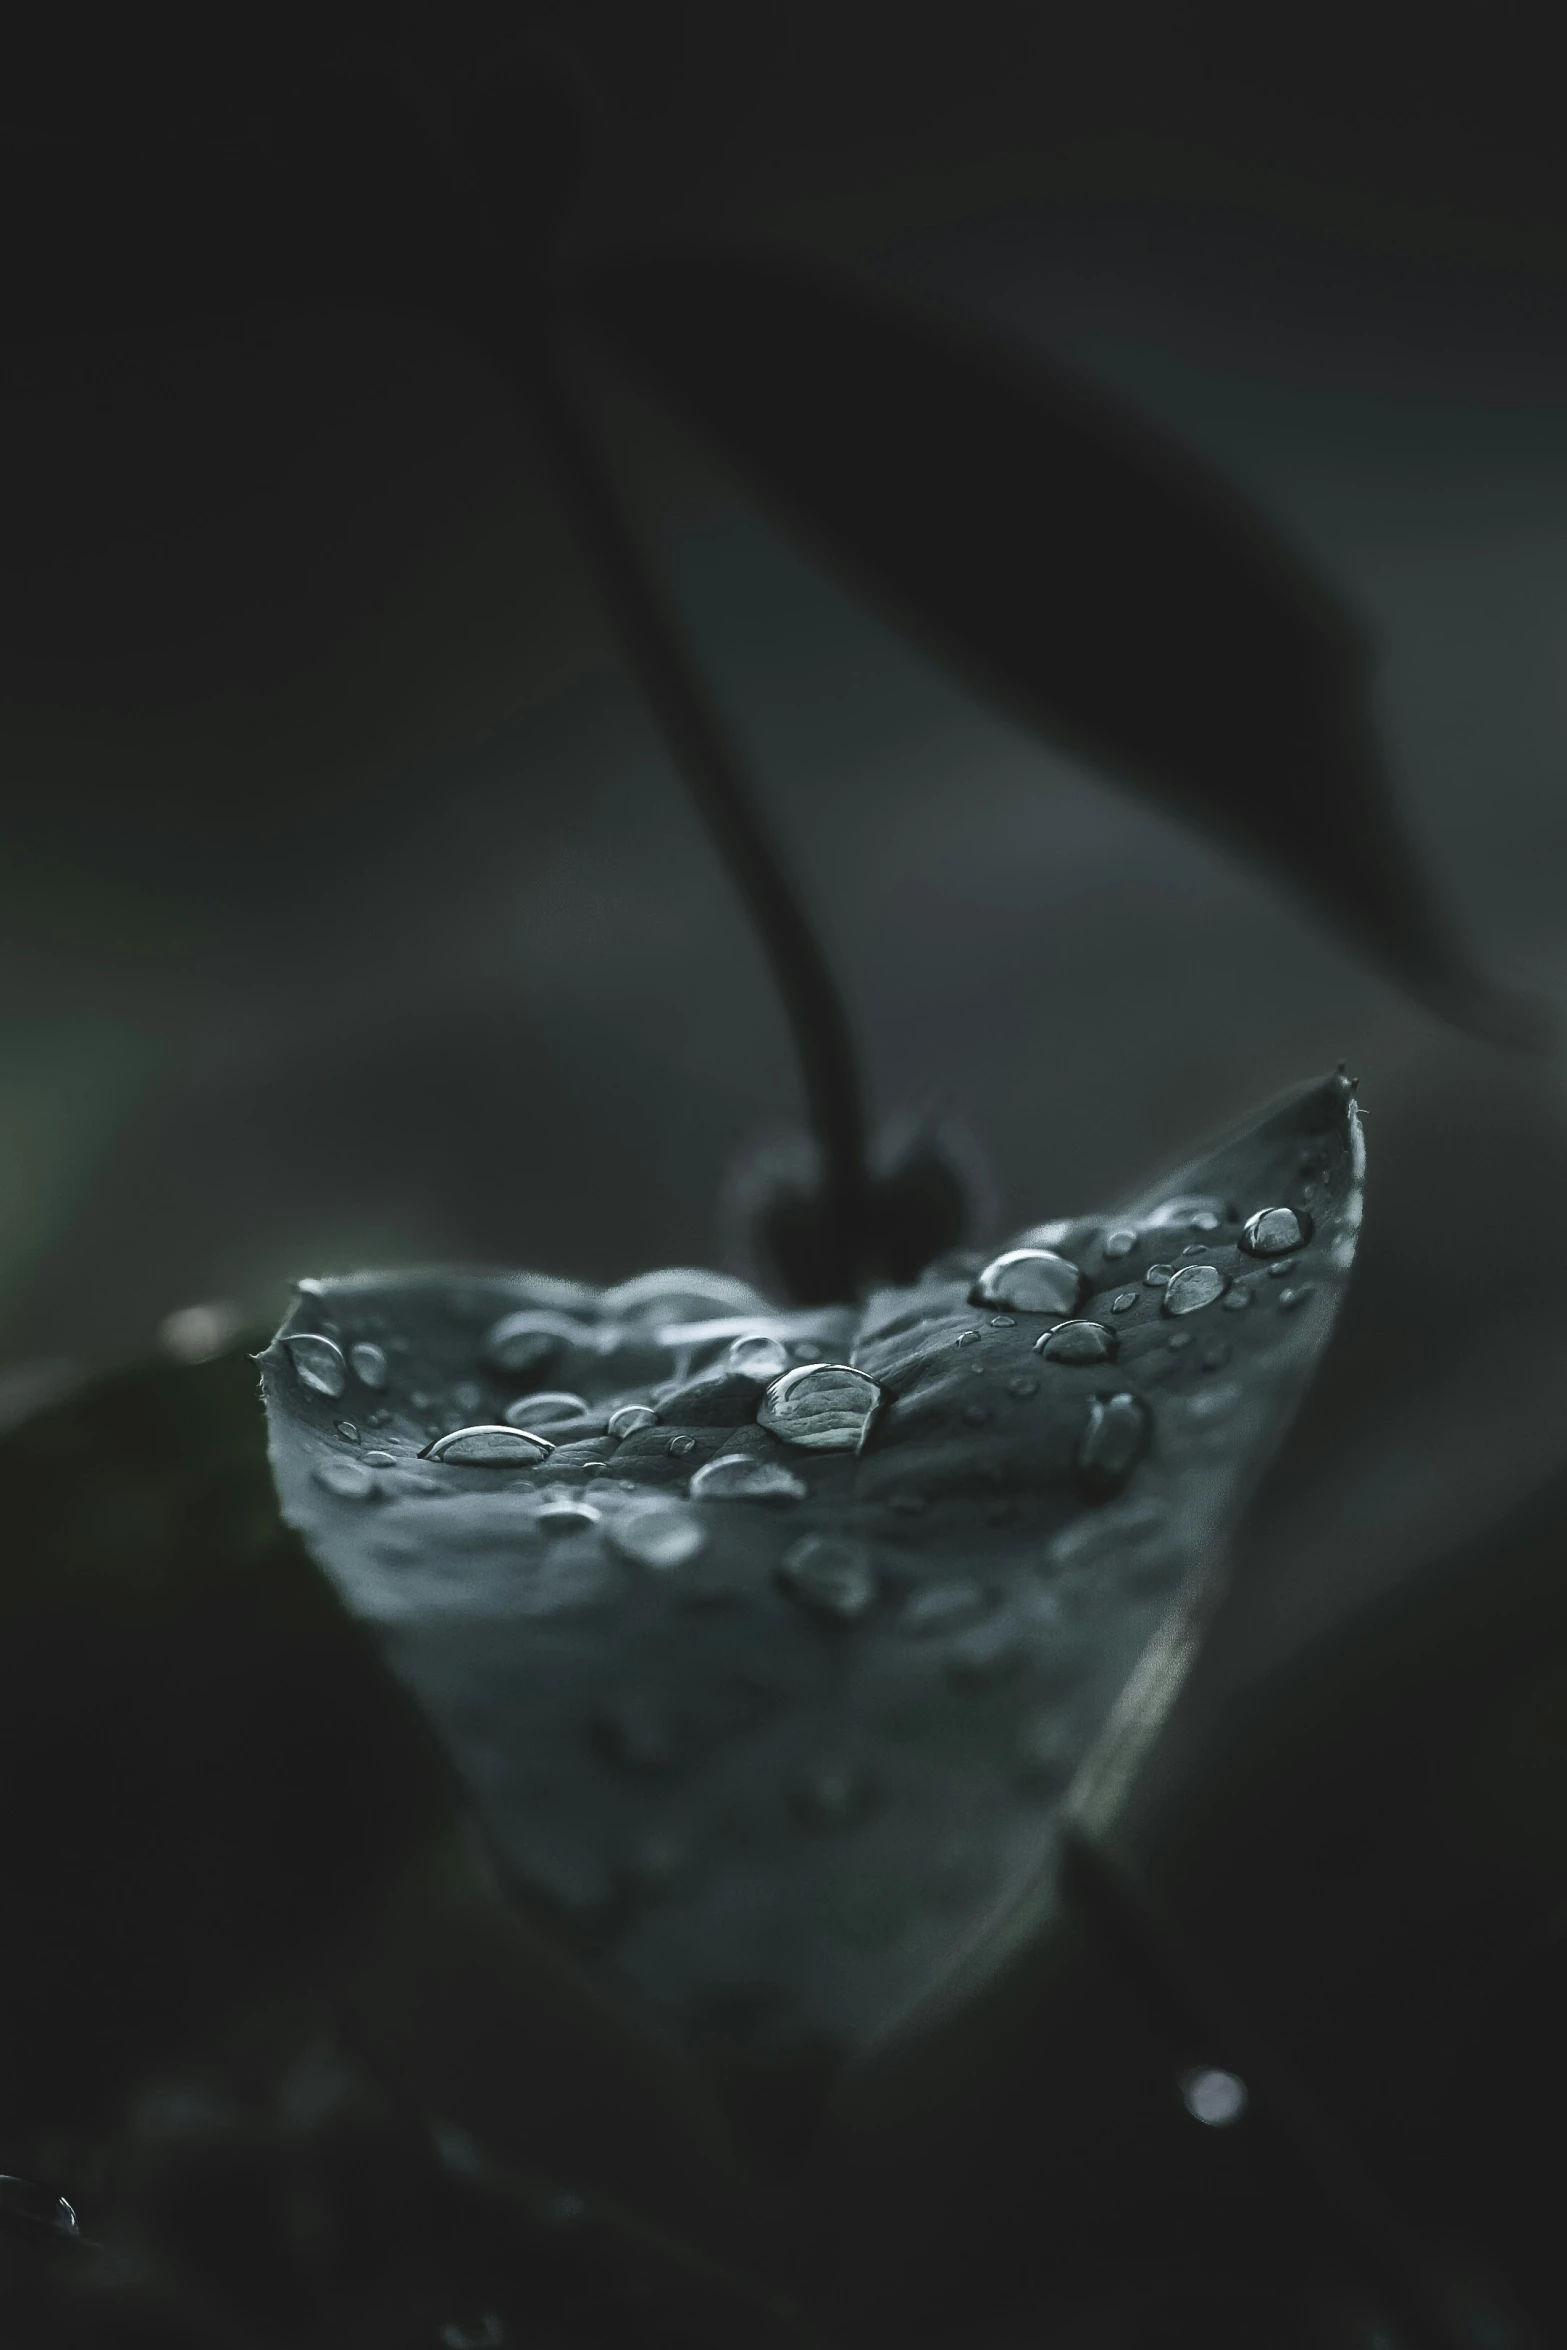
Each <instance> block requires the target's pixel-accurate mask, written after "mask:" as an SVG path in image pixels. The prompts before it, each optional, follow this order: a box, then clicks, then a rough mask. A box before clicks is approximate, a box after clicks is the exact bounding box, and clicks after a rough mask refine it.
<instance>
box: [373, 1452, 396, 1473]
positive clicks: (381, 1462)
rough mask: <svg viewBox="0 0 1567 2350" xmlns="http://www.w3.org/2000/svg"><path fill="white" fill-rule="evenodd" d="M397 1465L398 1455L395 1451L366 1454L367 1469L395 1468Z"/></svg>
mask: <svg viewBox="0 0 1567 2350" xmlns="http://www.w3.org/2000/svg"><path fill="white" fill-rule="evenodd" d="M396 1466H397V1455H396V1453H395V1452H367V1453H366V1454H365V1467H366V1468H367V1469H395V1468H396Z"/></svg>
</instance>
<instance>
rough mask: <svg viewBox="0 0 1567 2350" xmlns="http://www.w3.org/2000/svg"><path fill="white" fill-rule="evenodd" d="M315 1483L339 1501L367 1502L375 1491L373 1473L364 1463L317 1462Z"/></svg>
mask: <svg viewBox="0 0 1567 2350" xmlns="http://www.w3.org/2000/svg"><path fill="white" fill-rule="evenodd" d="M316 1483H317V1484H318V1485H319V1486H321V1487H322V1488H323V1489H324V1490H325V1491H326V1492H327V1493H335V1494H336V1495H337V1497H338V1499H339V1501H368V1500H369V1499H370V1496H371V1495H372V1494H373V1493H374V1491H375V1489H376V1486H375V1472H374V1470H373V1469H371V1468H370V1467H369V1466H368V1464H367V1463H366V1462H364V1461H319V1462H318V1463H317V1464H316Z"/></svg>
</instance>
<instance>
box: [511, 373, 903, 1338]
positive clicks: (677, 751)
mask: <svg viewBox="0 0 1567 2350" xmlns="http://www.w3.org/2000/svg"><path fill="white" fill-rule="evenodd" d="M492 347H493V346H492ZM506 356H507V357H508V359H510V360H511V362H512V364H511V366H510V367H509V368H508V372H509V373H511V374H512V375H513V379H514V380H517V378H518V376H519V375H520V377H521V383H522V388H523V390H524V393H525V396H526V399H527V404H528V410H529V414H530V417H531V418H532V420H533V422H534V423H535V424H536V425H537V427H538V429H539V432H540V435H541V437H542V439H543V442H544V445H545V448H546V450H547V452H548V455H549V457H550V459H551V461H552V464H553V468H554V472H555V475H556V480H557V484H558V487H559V489H560V491H561V494H562V497H563V499H564V501H565V503H566V505H567V507H568V509H569V512H570V516H571V519H572V521H573V522H574V524H575V525H576V530H577V535H578V539H579V542H580V544H581V546H582V548H583V550H584V552H585V553H586V555H587V557H588V561H589V563H590V565H591V568H592V571H593V575H594V579H595V582H596V585H597V587H598V590H599V593H600V595H601V596H602V598H603V600H604V604H605V606H606V608H607V610H608V612H609V614H610V617H611V619H612V620H613V622H614V624H615V627H616V630H617V632H618V634H619V638H620V642H621V645H622V647H623V649H624V651H625V653H626V656H627V659H628V660H629V662H630V664H631V668H632V670H633V672H634V674H635V676H636V678H637V681H638V683H639V684H640V685H641V688H642V691H643V694H644V695H645V697H646V699H647V702H648V705H649V707H650V709H651V710H652V712H653V715H654V717H655V719H656V720H657V721H658V724H659V726H660V727H661V729H662V731H663V734H664V737H665V740H666V742H667V743H668V745H669V748H670V750H671V751H672V752H673V754H674V757H675V761H676V764H677V765H678V766H679V768H680V770H681V772H682V773H683V775H684V776H685V779H686V783H687V785H688V787H689V789H690V792H691V796H692V799H693V800H694V802H695V803H696V807H697V811H698V814H699V815H700V816H701V818H702V821H703V823H704V824H705V826H706V828H707V831H708V835H709V837H710V838H711V840H712V842H713V844H714V846H715V847H716V849H717V850H718V853H719V856H720V857H721V858H722V860H723V862H724V864H725V866H726V867H727V869H728V872H729V875H730V878H731V880H732V881H733V882H734V884H735V887H736V888H737V889H738V891H739V893H740V896H741V899H742V901H743V902H744V904H745V907H746V909H747V911H748V913H749V914H750V917H751V920H752V921H753V923H754V924H755V926H756V930H757V934H758V936H759V938H760V940H761V943H762V949H763V952H764V953H765V955H766V957H767V960H768V963H769V965H770V966H771V969H772V974H773V978H774V981H775V982H776V984H777V987H778V992H779V995H780V996H781V997H782V999H783V1006H784V1012H785V1015H786V1017H787V1019H788V1022H789V1027H790V1031H791V1033H792V1035H793V1038H794V1048H795V1054H796V1058H797V1060H798V1063H799V1068H800V1078H801V1084H802V1087H803V1090H804V1094H805V1099H806V1105H807V1109H808V1111H809V1115H810V1122H811V1127H812V1131H813V1134H814V1136H815V1140H816V1145H817V1149H818V1152H819V1154H820V1160H821V1170H822V1190H823V1204H824V1206H825V1209H826V1213H827V1217H828V1220H829V1224H830V1228H831V1231H832V1233H833V1235H834V1236H835V1240H836V1251H837V1256H838V1260H839V1267H840V1275H841V1294H843V1295H845V1296H847V1295H849V1294H851V1292H852V1290H853V1288H854V1286H855V1283H856V1279H857V1276H858V1274H859V1272H860V1270H861V1268H862V1263H863V1260H864V1255H865V1244H866V1238H867V1224H868V1214H867V1209H868V1195H869V1179H868V1175H867V1170H866V1163H865V1112H864V1101H863V1095H862V1091H861V1085H860V1076H859V1069H858V1065H857V1062H856V1056H855V1052H854V1045H853V1041H852V1038H851V1036H850V1031H849V1020H848V1013H847V1011H846V1009H845V1006H844V1001H843V997H842V994H841V993H840V991H839V988H838V985H837V982H836V980H835V979H834V978H833V975H832V972H831V971H830V969H829V968H828V964H827V960H826V956H825V955H824V953H823V950H822V946H821V942H820V940H819V939H818V937H817V936H816V933H815V930H814V929H813V927H812V925H811V922H810V919H809V917H808V915H807V914H806V911H805V908H804V906H803V904H802V903H801V900H800V898H799V896H798V894H797V892H796V890H795V888H794V886H793V884H792V882H791V881H790V879H789V877H788V875H787V874H786V872H785V870H784V867H783V865H782V862H781V861H780V859H779V856H778V854H777V851H776V849H775V848H774V846H773V843H772V841H771V840H770V838H769V837H768V832H767V828H766V826H765V825H764V823H763V822H762V820H761V818H760V817H759V815H758V813H757V811H756V809H755V807H754V806H753V805H752V803H751V800H750V798H749V796H748V794H747V791H746V788H745V783H744V778H743V776H742V774H741V770H740V764H739V760H738V758H737V757H736V754H735V751H734V749H733V746H732V745H731V743H730V742H729V740H728V738H727V736H726V734H725V731H724V729H723V726H722V725H721V723H720V721H719V719H718V717H717V716H716V714H715V713H714V711H713V709H712V707H711V704H710V702H709V700H708V697H707V693H706V690H705V688H704V686H703V684H702V682H701V679H700V677H699V675H698V673H697V670H696V667H695V664H694V662H693V661H692V659H691V656H690V653H689V651H688V649H687V647H686V645H685V644H684V643H683V641H682V639H681V635H680V631H679V628H678V626H677V624H676V622H675V620H674V618H673V616H672V615H671V613H670V611H669V608H668V603H667V600H666V598H665V596H664V594H663V592H662V590H661V589H660V586H659V584H658V582H657V580H656V578H655V576H654V574H653V571H652V569H651V566H650V565H649V563H648V561H647V558H646V556H645V554H644V552H643V550H642V548H641V546H640V545H639V544H638V542H637V538H636V536H635V533H634V532H633V530H632V528H631V526H630V524H629V522H628V521H627V519H626V516H625V513H624V510H623V507H622V503H621V500H620V497H619V495H618V493H617V491H616V488H615V485H614V483H613V481H612V479H611V476H610V473H609V469H608V467H607V466H606V464H605V462H604V458H603V455H602V452H601V450H600V448H599V447H598V446H597V444H596V442H595V439H594V436H593V432H592V429H591V427H590V426H589V424H588V423H587V422H586V420H585V419H584V417H583V416H582V414H581V411H580V409H579V406H578V404H577V403H576V402H575V401H574V399H573V397H572V395H571V392H570V390H569V389H568V387H567V384H566V382H565V380H564V377H563V373H562V369H561V364H560V360H559V358H558V356H557V354H556V353H555V352H554V351H552V350H550V349H549V348H548V347H547V346H546V345H545V344H544V343H543V341H542V340H540V341H539V342H536V343H531V344H530V345H529V347H528V348H527V349H526V351H525V352H517V351H512V352H509V353H507V354H506ZM519 358H520V359H521V360H522V361H523V365H522V367H521V368H520V369H519V368H518V366H517V364H516V362H517V360H518V359H519Z"/></svg>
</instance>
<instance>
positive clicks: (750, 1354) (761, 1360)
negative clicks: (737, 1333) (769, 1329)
mask: <svg viewBox="0 0 1567 2350" xmlns="http://www.w3.org/2000/svg"><path fill="white" fill-rule="evenodd" d="M728 1367H729V1369H730V1370H731V1371H738V1372H739V1373H740V1374H741V1376H742V1377H743V1378H746V1379H764V1380H765V1379H776V1378H777V1377H778V1374H779V1373H780V1371H787V1370H788V1368H789V1349H788V1348H787V1347H786V1346H785V1345H784V1343H783V1340H782V1339H781V1338H769V1337H767V1336H766V1334H765V1333H763V1332H760V1331H750V1332H748V1333H747V1334H746V1335H745V1336H744V1337H743V1338H737V1339H736V1340H735V1342H734V1344H733V1345H732V1346H731V1347H730V1349H729V1362H728Z"/></svg>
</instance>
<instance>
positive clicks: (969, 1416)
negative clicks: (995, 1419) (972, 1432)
mask: <svg viewBox="0 0 1567 2350" xmlns="http://www.w3.org/2000/svg"><path fill="white" fill-rule="evenodd" d="M963 1417H964V1419H965V1420H967V1422H968V1424H969V1426H970V1427H971V1428H983V1426H984V1425H985V1422H986V1421H987V1420H988V1419H989V1418H990V1407H989V1405H988V1404H982V1403H966V1404H965V1405H964V1406H963Z"/></svg>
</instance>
